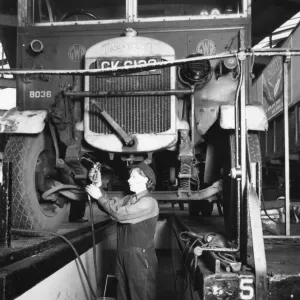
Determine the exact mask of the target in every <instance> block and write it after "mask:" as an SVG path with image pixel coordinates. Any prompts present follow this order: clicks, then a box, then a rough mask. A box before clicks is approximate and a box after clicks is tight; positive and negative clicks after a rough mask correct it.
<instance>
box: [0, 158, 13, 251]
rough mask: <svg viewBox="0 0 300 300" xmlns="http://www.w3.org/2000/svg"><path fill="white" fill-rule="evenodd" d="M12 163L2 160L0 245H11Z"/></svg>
mask: <svg viewBox="0 0 300 300" xmlns="http://www.w3.org/2000/svg"><path fill="white" fill-rule="evenodd" d="M11 178H12V163H11V162H7V161H3V184H2V186H1V187H0V195H1V196H0V215H1V225H0V246H2V247H10V246H11V204H12V193H11V187H12V179H11Z"/></svg>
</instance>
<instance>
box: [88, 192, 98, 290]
mask: <svg viewBox="0 0 300 300" xmlns="http://www.w3.org/2000/svg"><path fill="white" fill-rule="evenodd" d="M88 203H89V208H90V218H91V227H92V238H93V260H94V270H95V280H96V287H97V291H98V267H97V254H96V237H95V226H94V213H93V207H92V201H91V196H90V195H88Z"/></svg>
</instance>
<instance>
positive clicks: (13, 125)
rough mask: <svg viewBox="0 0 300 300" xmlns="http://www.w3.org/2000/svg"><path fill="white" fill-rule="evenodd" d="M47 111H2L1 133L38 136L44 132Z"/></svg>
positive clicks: (0, 114) (0, 116)
mask: <svg viewBox="0 0 300 300" xmlns="http://www.w3.org/2000/svg"><path fill="white" fill-rule="evenodd" d="M46 116H47V110H25V111H18V110H17V108H16V107H14V108H12V109H10V110H7V111H3V110H2V111H0V133H27V134H36V133H40V132H42V131H43V129H44V127H45V119H46Z"/></svg>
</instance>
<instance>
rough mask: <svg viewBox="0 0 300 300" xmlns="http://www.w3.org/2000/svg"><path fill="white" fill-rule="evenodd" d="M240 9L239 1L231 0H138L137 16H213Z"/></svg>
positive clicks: (231, 12)
mask: <svg viewBox="0 0 300 300" xmlns="http://www.w3.org/2000/svg"><path fill="white" fill-rule="evenodd" d="M240 10H241V5H240V2H239V1H231V0H204V1H203V0H202V1H201V0H185V1H182V0H138V18H151V17H170V16H202V17H210V16H211V17H215V16H217V15H219V14H221V15H223V14H236V13H238V12H239V11H240Z"/></svg>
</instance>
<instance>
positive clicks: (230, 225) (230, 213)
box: [223, 132, 262, 239]
mask: <svg viewBox="0 0 300 300" xmlns="http://www.w3.org/2000/svg"><path fill="white" fill-rule="evenodd" d="M228 137H229V157H228V161H227V163H226V167H225V174H229V172H230V169H231V168H233V167H235V156H236V153H235V137H234V134H229V136H228ZM248 145H249V154H250V161H251V163H253V162H261V159H262V156H261V149H260V141H259V136H258V133H257V132H248ZM223 193H224V200H225V203H224V205H223V212H224V221H225V228H226V232H227V234H228V237H229V238H230V239H233V238H234V237H235V236H236V234H237V223H236V214H237V207H233V206H232V205H233V204H232V201H234V199H237V196H236V186H235V180H234V179H230V178H229V177H226V178H224V182H223ZM228 201H229V202H228ZM230 206H231V207H230ZM233 220H234V221H235V222H233ZM232 233H233V234H232Z"/></svg>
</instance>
